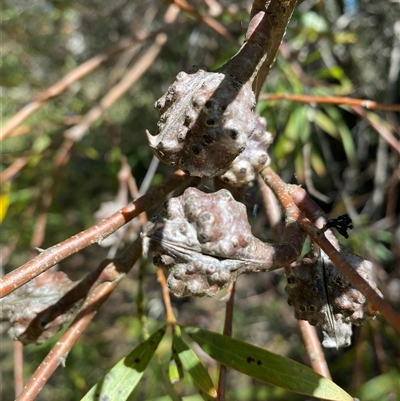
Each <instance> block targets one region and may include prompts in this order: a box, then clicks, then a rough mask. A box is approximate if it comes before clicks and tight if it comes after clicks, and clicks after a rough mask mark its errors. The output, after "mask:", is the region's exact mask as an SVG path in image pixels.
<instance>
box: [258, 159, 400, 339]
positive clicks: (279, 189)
mask: <svg viewBox="0 0 400 401" xmlns="http://www.w3.org/2000/svg"><path fill="white" fill-rule="evenodd" d="M260 174H261V176H262V178H263V179H264V180H265V182H266V183H267V184H268V185H269V186H270V188H271V189H272V190H273V191H274V193H275V195H276V196H277V198H278V199H279V201H280V203H281V205H282V207H283V208H284V209H285V210H286V213H287V214H288V215H290V216H292V217H293V218H294V219H295V220H296V221H297V223H298V224H299V226H300V228H301V229H302V230H303V231H304V232H305V233H307V234H308V235H309V236H310V237H311V238H312V240H313V241H315V242H316V243H317V244H318V245H319V246H320V247H321V249H322V250H323V251H324V252H325V253H326V254H327V255H328V257H329V259H330V260H331V261H332V263H333V264H334V265H335V266H336V267H337V268H338V269H339V270H340V271H341V272H342V273H343V274H344V275H345V276H346V277H347V278H348V280H349V281H350V282H351V283H352V284H353V285H354V287H356V288H357V289H358V290H359V291H361V292H362V294H363V295H364V296H365V297H366V299H367V300H368V302H369V303H370V304H371V305H372V306H373V307H375V308H376V310H378V311H379V312H380V313H381V314H382V315H383V316H384V317H385V319H386V320H387V322H388V323H389V324H390V325H392V326H393V327H394V328H395V329H396V330H397V332H399V333H400V316H399V315H398V314H397V313H396V311H395V310H394V309H393V308H392V306H391V305H389V304H388V303H387V302H386V301H385V300H384V299H383V298H381V297H380V296H379V295H378V294H377V293H376V292H375V291H374V290H373V289H372V288H371V286H370V285H369V284H368V283H367V282H366V281H365V280H364V279H363V278H362V277H361V276H360V275H359V274H358V273H357V271H356V270H355V269H354V267H353V266H352V265H351V264H350V263H349V262H348V261H347V260H346V259H345V258H343V256H342V255H341V254H340V253H339V252H338V251H337V249H336V248H335V247H334V246H333V245H332V244H331V243H330V242H329V241H328V239H327V238H326V237H325V235H324V233H323V232H322V231H321V230H320V229H319V228H317V227H316V226H315V225H314V224H312V223H311V221H310V220H308V218H307V217H306V216H305V215H304V214H303V213H302V212H301V211H300V210H299V208H298V206H297V205H296V204H295V202H294V199H293V198H292V196H291V194H292V193H293V190H292V192H291V191H290V186H289V185H288V184H286V183H284V182H283V181H282V180H281V179H280V177H279V176H278V175H277V174H276V173H274V172H273V171H272V170H271V169H270V168H269V167H267V168H265V169H264V170H263V171H262V172H261V173H260ZM293 197H294V198H295V199H296V203H297V204H299V203H301V197H300V196H298V197H295V196H294V195H293Z"/></svg>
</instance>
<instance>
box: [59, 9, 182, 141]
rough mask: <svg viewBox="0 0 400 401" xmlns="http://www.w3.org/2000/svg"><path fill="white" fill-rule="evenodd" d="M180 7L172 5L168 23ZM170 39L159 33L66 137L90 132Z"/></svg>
mask: <svg viewBox="0 0 400 401" xmlns="http://www.w3.org/2000/svg"><path fill="white" fill-rule="evenodd" d="M178 13H179V9H178V8H177V7H175V6H170V7H169V8H168V10H167V12H166V14H165V21H166V23H167V24H172V23H173V22H174V21H175V19H176V17H177V16H178ZM167 40H168V36H167V35H166V34H165V33H159V34H158V35H157V36H156V37H155V39H154V43H153V44H152V45H151V46H150V47H149V48H148V49H147V50H146V52H145V53H144V54H143V55H142V56H141V57H140V58H139V60H137V61H136V63H135V64H134V65H133V66H132V68H131V69H130V70H129V71H128V72H127V73H126V74H125V76H124V77H123V78H122V79H121V80H120V81H119V82H118V83H117V84H116V85H115V86H114V87H112V88H111V89H110V90H109V91H108V93H107V94H106V95H105V96H104V97H103V98H102V99H101V100H100V102H99V104H98V105H96V106H95V107H93V108H92V109H90V110H89V111H88V112H87V113H86V115H85V116H84V117H83V119H82V121H81V122H80V123H79V124H77V125H75V126H73V127H71V128H69V129H68V130H66V131H65V133H64V135H65V136H66V138H70V139H72V140H74V141H80V140H81V139H82V137H83V136H84V135H85V134H86V133H87V132H88V130H89V128H90V126H91V125H92V124H93V123H94V122H95V121H96V120H97V119H98V118H100V117H101V116H102V115H103V113H104V111H105V110H107V109H109V108H110V107H111V106H112V105H113V104H114V103H115V102H116V101H117V100H118V99H119V98H120V97H121V96H122V95H123V94H124V93H126V92H127V90H128V89H129V88H130V87H131V86H132V85H133V84H134V83H135V82H136V81H137V80H138V79H139V78H140V77H141V76H142V75H143V74H144V73H145V71H147V69H148V68H149V67H150V66H151V64H152V63H153V62H154V60H155V58H156V57H157V56H158V54H159V53H160V51H161V49H162V48H163V46H164V45H165V43H166V42H167Z"/></svg>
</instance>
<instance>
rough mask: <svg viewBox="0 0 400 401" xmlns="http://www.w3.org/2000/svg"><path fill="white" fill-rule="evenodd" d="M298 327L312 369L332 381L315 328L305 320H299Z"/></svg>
mask: <svg viewBox="0 0 400 401" xmlns="http://www.w3.org/2000/svg"><path fill="white" fill-rule="evenodd" d="M299 327H300V331H301V336H302V337H303V341H304V345H305V346H306V351H307V354H308V357H309V358H310V363H311V366H312V368H313V369H314V371H315V372H317V373H319V374H320V375H321V376H324V377H327V378H328V379H332V376H331V373H330V371H329V368H328V364H327V363H326V359H325V355H324V352H323V350H322V347H321V341H319V338H318V335H317V330H316V329H315V326H311V324H310V323H308V322H307V321H306V320H299Z"/></svg>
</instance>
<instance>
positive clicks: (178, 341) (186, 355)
mask: <svg viewBox="0 0 400 401" xmlns="http://www.w3.org/2000/svg"><path fill="white" fill-rule="evenodd" d="M172 348H173V352H176V353H177V354H178V357H179V359H180V361H181V362H182V365H183V369H184V370H186V371H187V372H188V373H189V374H190V376H192V378H193V380H194V382H195V383H196V385H197V386H198V387H199V389H200V395H201V396H202V397H203V399H205V400H215V399H216V396H217V390H216V389H215V387H214V384H213V382H212V380H211V377H210V376H209V374H208V372H207V370H206V369H205V367H204V366H203V364H202V363H201V361H200V360H199V358H198V357H197V355H196V354H195V353H194V351H193V350H192V349H191V348H190V347H189V346H188V345H187V344H186V343H185V342H184V341H183V339H182V337H181V332H180V329H179V327H177V328H176V329H175V333H174V337H173V342H172Z"/></svg>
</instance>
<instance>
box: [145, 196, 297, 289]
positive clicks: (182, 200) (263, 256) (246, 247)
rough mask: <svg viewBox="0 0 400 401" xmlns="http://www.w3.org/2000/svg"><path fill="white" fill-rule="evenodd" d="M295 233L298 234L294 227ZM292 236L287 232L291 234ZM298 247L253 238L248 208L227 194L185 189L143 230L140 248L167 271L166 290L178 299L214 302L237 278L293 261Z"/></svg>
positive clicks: (168, 202) (295, 226)
mask: <svg viewBox="0 0 400 401" xmlns="http://www.w3.org/2000/svg"><path fill="white" fill-rule="evenodd" d="M293 230H298V227H297V225H296V224H295V225H294V227H293ZM289 231H290V230H289ZM294 234H295V236H296V238H298V241H297V245H296V246H293V244H292V243H290V244H288V245H287V246H288V249H286V248H285V244H277V245H271V244H265V243H263V242H262V241H260V240H259V239H257V238H255V237H254V236H253V235H252V233H251V227H250V225H249V223H248V219H247V213H246V208H245V206H244V205H243V204H242V203H239V202H237V201H235V199H234V198H233V196H232V195H231V193H230V192H229V191H227V190H226V189H221V190H220V191H218V192H215V193H211V194H206V193H204V192H202V191H199V190H198V189H196V188H188V189H187V190H186V191H185V192H184V194H183V195H182V196H180V197H177V198H172V199H169V200H168V201H167V202H166V204H165V205H164V210H163V213H162V214H160V215H158V216H155V217H154V218H153V219H152V221H151V222H149V223H147V225H145V227H144V228H143V234H142V235H143V248H144V250H145V252H147V253H148V252H152V254H153V262H154V264H155V265H157V266H160V267H164V268H165V269H166V270H167V271H168V280H167V282H168V287H169V289H170V290H171V292H172V293H174V294H175V295H176V296H179V297H182V296H187V295H194V296H204V295H207V296H214V295H215V294H216V292H217V291H218V290H220V289H221V288H224V287H225V286H226V285H228V284H229V283H230V282H232V281H234V280H236V278H237V276H238V275H240V274H243V273H245V272H249V271H267V270H272V269H276V268H279V267H282V266H284V265H285V264H287V263H290V262H291V261H293V260H295V259H296V258H297V256H298V254H299V253H300V251H301V248H302V244H303V241H304V236H303V235H302V233H301V232H298V231H296V232H295V233H294Z"/></svg>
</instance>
